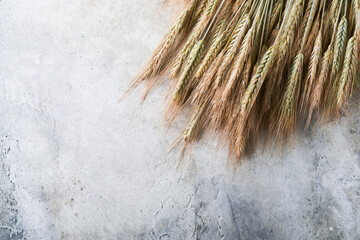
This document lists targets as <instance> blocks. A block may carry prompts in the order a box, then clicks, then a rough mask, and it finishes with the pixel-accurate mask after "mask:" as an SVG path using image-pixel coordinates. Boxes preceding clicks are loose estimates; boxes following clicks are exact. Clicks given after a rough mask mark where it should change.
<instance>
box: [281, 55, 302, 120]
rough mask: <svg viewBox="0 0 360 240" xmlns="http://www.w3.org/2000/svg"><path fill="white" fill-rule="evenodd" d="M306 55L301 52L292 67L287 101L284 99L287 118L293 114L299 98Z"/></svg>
mask: <svg viewBox="0 0 360 240" xmlns="http://www.w3.org/2000/svg"><path fill="white" fill-rule="evenodd" d="M303 62H304V55H303V54H302V53H299V54H298V55H297V56H296V58H295V60H294V64H293V67H292V69H291V74H290V77H289V82H288V85H287V88H286V93H285V101H284V103H285V104H284V108H283V111H284V114H285V116H286V118H287V119H288V118H290V116H291V114H292V113H293V112H294V109H295V104H296V103H297V98H298V89H299V83H300V81H301V73H302V68H303Z"/></svg>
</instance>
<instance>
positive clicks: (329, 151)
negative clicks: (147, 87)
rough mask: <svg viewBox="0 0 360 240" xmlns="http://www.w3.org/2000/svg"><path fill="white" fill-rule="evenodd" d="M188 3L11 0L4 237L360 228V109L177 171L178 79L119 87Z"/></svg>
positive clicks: (263, 234)
mask: <svg viewBox="0 0 360 240" xmlns="http://www.w3.org/2000/svg"><path fill="white" fill-rule="evenodd" d="M175 9H176V8H174V7H173V8H165V9H163V8H162V3H161V0H102V1H96V0H74V1H59V0H27V1H24V0H2V1H1V2H0V16H1V17H0V18H1V21H0V43H1V49H0V78H1V84H0V140H1V142H0V143H1V157H0V160H1V161H0V193H1V194H0V239H1V240H7V239H33V240H37V239H252V240H253V239H255V240H256V239H360V169H359V168H360V118H359V115H358V114H357V113H358V112H359V110H358V109H356V108H355V109H354V111H353V112H354V113H356V114H354V115H351V116H349V117H347V118H343V119H341V120H340V121H339V122H338V123H336V124H333V125H326V126H324V127H323V128H322V129H321V130H320V131H318V132H316V133H315V132H309V133H306V134H305V136H301V137H300V139H299V141H298V143H297V145H296V146H294V147H289V148H288V149H287V150H286V151H285V153H284V154H283V155H282V156H276V155H272V154H270V153H265V154H264V155H261V154H260V153H256V154H254V155H253V156H252V157H251V159H249V160H248V161H246V163H244V164H243V166H241V167H240V168H238V169H237V170H236V171H233V170H232V169H231V167H228V166H227V165H226V152H225V151H222V150H220V151H218V152H215V151H214V149H215V145H216V141H215V140H216V139H215V138H213V137H210V139H209V140H206V141H205V140H203V141H201V142H199V143H198V144H196V147H195V149H194V152H193V155H192V157H191V158H190V159H189V161H187V163H185V164H184V165H183V166H182V168H181V169H180V170H175V167H174V166H175V164H176V161H177V157H178V154H179V152H178V151H177V152H173V153H170V154H168V155H167V154H166V153H167V150H168V146H169V145H170V144H171V142H172V140H173V139H174V138H175V137H176V136H177V134H178V133H179V132H180V131H181V129H182V127H183V126H184V120H185V116H182V118H183V119H180V120H179V121H178V122H176V123H175V125H174V126H173V127H172V128H171V129H170V130H169V132H168V133H166V129H165V127H164V125H163V124H162V115H161V114H160V111H161V109H162V107H163V99H164V98H163V97H164V95H165V93H166V90H167V86H166V84H165V85H163V86H161V87H159V88H157V89H156V90H155V91H153V92H152V93H151V94H150V96H149V98H148V99H147V100H146V101H145V103H144V104H141V101H140V98H141V95H142V93H143V87H140V89H138V90H136V91H135V92H134V93H133V94H132V95H131V96H129V97H128V98H126V99H125V100H124V101H123V102H122V103H118V98H119V96H120V95H121V94H122V93H123V92H124V91H125V90H126V89H127V86H128V84H129V83H130V81H131V79H132V78H133V77H134V76H135V75H136V73H137V72H138V71H139V69H140V67H141V66H142V65H143V64H144V63H145V62H146V61H147V59H148V58H149V57H150V55H151V53H152V51H153V50H154V49H155V47H156V46H157V44H158V42H159V41H160V39H161V37H162V36H163V35H164V34H165V32H166V30H167V28H168V27H169V25H168V21H169V19H170V16H171V15H172V13H173V12H174V11H175Z"/></svg>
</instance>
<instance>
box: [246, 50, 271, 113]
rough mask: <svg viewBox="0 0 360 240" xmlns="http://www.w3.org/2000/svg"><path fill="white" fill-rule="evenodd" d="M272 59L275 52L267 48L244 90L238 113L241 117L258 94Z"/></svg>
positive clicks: (251, 105)
mask: <svg viewBox="0 0 360 240" xmlns="http://www.w3.org/2000/svg"><path fill="white" fill-rule="evenodd" d="M274 59H275V50H274V48H273V47H271V48H269V50H267V52H266V53H265V54H264V56H263V58H262V59H261V62H260V64H259V66H258V67H257V70H256V72H255V75H254V76H253V77H252V79H251V81H250V83H249V86H248V87H247V89H246V92H245V94H244V97H243V100H242V102H241V110H240V112H241V114H242V115H245V114H246V113H247V112H249V111H250V110H251V108H252V107H253V105H254V102H255V100H256V98H257V96H258V94H259V92H260V88H261V86H262V84H263V83H264V80H265V78H266V76H267V74H268V73H269V71H270V70H271V67H272V66H273V64H274Z"/></svg>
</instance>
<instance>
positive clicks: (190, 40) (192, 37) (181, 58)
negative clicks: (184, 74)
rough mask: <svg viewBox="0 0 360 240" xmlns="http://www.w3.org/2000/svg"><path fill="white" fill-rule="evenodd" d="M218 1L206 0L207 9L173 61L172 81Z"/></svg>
mask: <svg viewBox="0 0 360 240" xmlns="http://www.w3.org/2000/svg"><path fill="white" fill-rule="evenodd" d="M215 1H216V2H218V1H219V0H208V3H207V7H206V9H205V11H204V12H203V13H202V16H201V17H200V20H199V21H198V22H197V23H196V25H195V27H194V29H193V30H192V32H191V34H190V36H189V38H188V40H187V41H186V43H185V46H184V47H183V48H182V50H181V52H180V53H179V55H178V56H177V58H176V60H175V64H174V66H173V68H172V72H171V78H172V79H174V78H176V77H177V76H178V74H179V73H180V72H181V69H182V67H183V65H184V63H185V62H186V59H187V57H188V56H189V54H190V52H191V49H193V47H194V45H195V44H196V42H197V41H198V39H199V37H200V35H201V33H202V32H203V31H204V29H205V27H206V25H207V23H208V22H209V19H210V17H211V13H212V12H213V10H214V9H213V8H214V7H215V6H217V4H216V3H215Z"/></svg>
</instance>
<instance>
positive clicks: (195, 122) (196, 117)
mask: <svg viewBox="0 0 360 240" xmlns="http://www.w3.org/2000/svg"><path fill="white" fill-rule="evenodd" d="M204 110H205V104H204V103H203V104H202V105H201V106H200V107H199V108H198V109H197V110H196V111H195V112H194V114H193V116H192V118H191V120H190V122H189V124H188V126H187V128H186V129H185V132H184V141H185V142H186V143H189V142H191V141H193V140H194V139H195V138H196V135H197V133H198V130H199V123H200V120H201V117H202V115H203V113H204Z"/></svg>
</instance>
